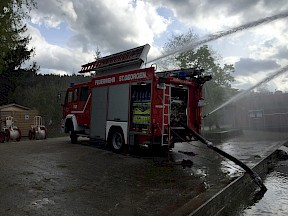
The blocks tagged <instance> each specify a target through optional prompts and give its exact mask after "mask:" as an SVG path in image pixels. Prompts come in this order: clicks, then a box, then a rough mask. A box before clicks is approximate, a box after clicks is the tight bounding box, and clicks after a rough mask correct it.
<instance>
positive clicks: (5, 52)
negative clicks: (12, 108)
mask: <svg viewBox="0 0 288 216" xmlns="http://www.w3.org/2000/svg"><path fill="white" fill-rule="evenodd" d="M34 7H35V2H34V0H1V3H0V39H1V44H0V50H1V52H0V105H1V104H5V103H7V102H8V101H9V97H8V96H9V95H11V93H13V91H14V90H15V88H16V85H17V80H19V78H18V77H19V76H21V75H22V74H23V72H25V71H32V72H34V73H35V72H36V70H37V69H38V68H37V66H36V63H35V62H34V63H33V64H32V65H30V66H28V67H27V68H21V66H22V65H23V63H24V62H26V61H27V60H29V59H30V58H31V56H32V55H33V53H34V49H33V48H32V49H29V48H28V47H27V46H28V44H29V42H30V40H31V37H30V36H25V35H24V33H25V32H26V31H27V26H26V24H24V22H25V20H26V19H27V18H28V17H29V15H28V13H29V11H30V10H31V9H32V8H34Z"/></svg>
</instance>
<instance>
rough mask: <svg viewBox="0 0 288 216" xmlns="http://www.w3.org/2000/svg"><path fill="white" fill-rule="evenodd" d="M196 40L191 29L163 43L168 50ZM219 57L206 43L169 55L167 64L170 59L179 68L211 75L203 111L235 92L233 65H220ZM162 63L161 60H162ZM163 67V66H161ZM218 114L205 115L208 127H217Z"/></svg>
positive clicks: (214, 106) (211, 108)
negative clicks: (192, 69)
mask: <svg viewBox="0 0 288 216" xmlns="http://www.w3.org/2000/svg"><path fill="white" fill-rule="evenodd" d="M197 40H198V36H197V35H196V34H194V33H193V32H192V31H191V30H189V31H188V33H186V34H180V35H176V36H175V35H173V36H172V39H170V40H169V41H168V43H166V44H165V47H164V50H166V51H169V50H173V49H176V48H177V47H183V46H185V44H191V43H193V42H196V41H197ZM220 59H221V57H220V56H219V55H217V54H216V52H214V51H213V50H212V49H211V48H209V47H208V46H207V45H203V46H201V47H199V48H196V49H194V50H190V51H187V52H184V53H181V54H178V55H176V56H173V57H172V58H171V57H170V59H169V61H168V62H167V60H166V62H165V63H166V67H167V64H169V65H171V61H173V63H174V64H175V63H176V65H177V66H178V67H180V68H195V69H205V72H204V73H205V74H207V75H212V78H213V79H212V80H211V81H209V82H207V83H205V87H204V93H203V95H204V97H205V100H206V104H207V105H206V106H205V107H204V110H203V111H204V113H209V112H211V111H212V110H213V109H215V108H217V107H218V106H219V105H221V104H222V103H223V102H224V101H225V100H226V99H227V98H229V97H231V95H233V94H235V93H236V90H235V89H232V88H231V82H233V81H234V78H233V76H232V73H233V72H234V66H233V65H228V64H224V65H223V66H221V64H220V63H219V62H220ZM162 63H163V62H162ZM162 67H163V66H162ZM218 119H219V115H218V114H217V113H215V114H213V115H211V116H209V117H207V119H205V124H206V125H208V126H209V127H210V128H211V127H212V125H216V127H219V124H218V123H219V122H218Z"/></svg>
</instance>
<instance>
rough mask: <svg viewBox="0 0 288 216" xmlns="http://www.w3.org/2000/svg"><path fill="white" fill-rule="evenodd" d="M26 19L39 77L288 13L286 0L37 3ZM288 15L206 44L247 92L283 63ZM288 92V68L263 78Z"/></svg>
mask: <svg viewBox="0 0 288 216" xmlns="http://www.w3.org/2000/svg"><path fill="white" fill-rule="evenodd" d="M36 2H37V8H36V9H34V10H32V11H31V13H30V16H31V19H30V20H28V21H27V25H28V32H27V33H28V34H29V35H30V36H31V37H32V40H31V42H30V45H29V46H31V47H34V48H35V55H34V57H33V58H32V59H31V60H32V61H36V62H37V64H38V65H39V66H40V70H39V73H42V74H50V73H52V74H60V75H63V74H73V73H76V74H77V72H78V71H79V70H80V69H81V65H83V64H85V63H88V62H91V61H93V60H94V53H95V50H97V49H98V50H100V51H101V54H102V56H106V55H110V54H113V53H116V52H120V51H124V50H127V49H131V48H134V47H137V46H141V45H144V44H147V43H148V44H150V46H151V48H150V51H149V54H148V61H149V59H155V58H157V57H158V56H161V55H162V54H163V52H164V51H163V47H164V45H165V44H166V43H167V42H168V40H169V39H171V38H172V36H173V35H178V34H185V33H187V32H188V31H189V30H192V31H193V32H194V33H196V34H197V35H198V36H199V38H200V40H201V38H205V37H206V36H207V35H211V34H214V33H217V32H220V31H227V30H228V29H231V28H234V27H236V26H239V25H243V24H245V23H249V22H253V21H256V20H259V19H262V18H264V17H267V16H273V15H276V14H279V13H283V12H287V11H288V2H287V1H286V0H273V1H271V0H241V1H239V0H231V1H227V0H158V1H153V0H121V1H120V0H105V1H103V0H81V1H79V0H45V1H43V0H36ZM287 21H288V18H287V17H286V18H282V19H277V20H275V21H273V22H270V23H265V24H262V25H259V26H257V27H254V28H250V29H248V30H243V31H240V32H238V33H235V34H232V35H228V36H226V37H223V38H220V39H218V40H215V41H211V42H209V43H207V45H208V46H209V48H210V49H212V50H214V51H215V52H216V53H217V54H218V55H219V56H221V59H220V63H221V64H233V65H234V66H235V72H234V73H233V76H234V77H235V82H233V85H232V86H233V87H235V88H238V89H247V88H249V87H251V86H253V85H255V84H256V83H257V82H259V81H260V80H261V79H264V78H265V77H267V76H269V74H271V73H273V72H274V71H277V70H279V69H281V68H282V67H285V66H287V65H288V34H287V31H288V25H287V23H288V22H287ZM266 87H267V88H268V89H269V90H271V91H275V90H280V91H285V92H288V72H287V73H285V74H283V75H282V76H280V77H278V78H277V79H274V80H272V81H270V82H269V83H267V85H266Z"/></svg>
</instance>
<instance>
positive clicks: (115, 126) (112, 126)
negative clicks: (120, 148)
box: [106, 121, 128, 144]
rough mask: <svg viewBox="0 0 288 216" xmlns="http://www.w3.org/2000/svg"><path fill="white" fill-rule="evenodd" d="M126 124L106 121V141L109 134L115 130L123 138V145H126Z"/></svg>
mask: <svg viewBox="0 0 288 216" xmlns="http://www.w3.org/2000/svg"><path fill="white" fill-rule="evenodd" d="M127 127H128V123H127V122H113V121H107V124H106V141H108V139H109V136H110V135H111V133H112V132H113V131H115V130H120V131H121V132H122V134H123V136H124V143H125V144H128V138H127Z"/></svg>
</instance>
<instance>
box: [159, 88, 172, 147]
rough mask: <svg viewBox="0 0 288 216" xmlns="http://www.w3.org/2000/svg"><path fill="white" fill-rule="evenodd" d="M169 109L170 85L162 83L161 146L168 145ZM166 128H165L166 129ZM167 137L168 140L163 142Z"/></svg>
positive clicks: (169, 132) (169, 134) (169, 133)
mask: <svg viewBox="0 0 288 216" xmlns="http://www.w3.org/2000/svg"><path fill="white" fill-rule="evenodd" d="M170 109H171V86H170V85H169V84H164V88H163V97H162V137H161V146H163V145H167V144H168V146H170V136H171V131H170ZM166 128H167V130H166ZM166 137H168V139H167V140H168V142H167V141H166V142H165V138H166Z"/></svg>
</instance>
